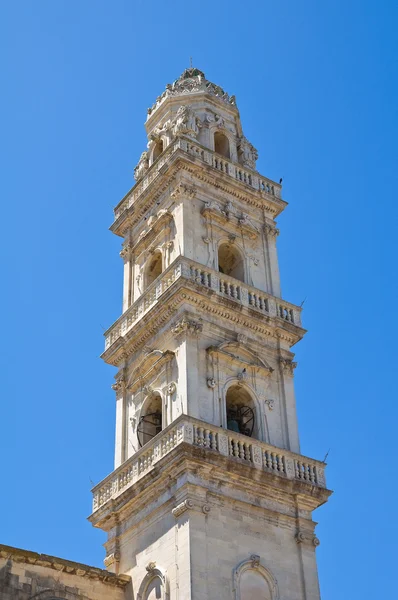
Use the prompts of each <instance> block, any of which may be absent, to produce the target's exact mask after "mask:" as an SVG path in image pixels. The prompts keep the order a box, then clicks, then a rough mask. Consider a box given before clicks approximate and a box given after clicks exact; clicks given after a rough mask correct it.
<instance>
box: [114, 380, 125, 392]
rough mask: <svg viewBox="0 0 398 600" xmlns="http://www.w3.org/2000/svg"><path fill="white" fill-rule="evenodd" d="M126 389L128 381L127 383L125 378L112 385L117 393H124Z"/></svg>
mask: <svg viewBox="0 0 398 600" xmlns="http://www.w3.org/2000/svg"><path fill="white" fill-rule="evenodd" d="M125 387H126V381H125V379H124V377H120V378H119V379H117V380H116V381H115V383H114V384H113V385H112V389H113V390H114V391H115V392H122V391H123V390H124V389H125Z"/></svg>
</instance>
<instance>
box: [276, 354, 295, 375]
mask: <svg viewBox="0 0 398 600" xmlns="http://www.w3.org/2000/svg"><path fill="white" fill-rule="evenodd" d="M280 364H281V366H282V370H283V371H284V373H286V374H287V375H290V376H291V377H293V375H294V369H295V368H296V367H297V363H296V362H294V361H293V360H291V359H287V358H281V359H280Z"/></svg>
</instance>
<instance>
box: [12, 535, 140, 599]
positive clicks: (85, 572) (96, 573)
mask: <svg viewBox="0 0 398 600" xmlns="http://www.w3.org/2000/svg"><path fill="white" fill-rule="evenodd" d="M0 557H1V558H5V559H7V560H9V559H11V560H13V561H15V562H18V563H25V564H27V565H30V566H31V565H36V564H37V565H39V566H40V567H47V568H49V569H54V570H56V571H58V572H60V571H65V572H66V573H68V574H75V575H78V576H79V577H87V578H88V579H90V580H96V581H101V582H102V583H104V584H106V585H111V586H114V587H120V588H124V587H126V585H127V584H128V583H130V581H131V578H130V577H129V576H128V575H116V574H115V573H111V572H109V571H105V570H104V569H98V568H96V567H90V566H88V565H85V564H83V563H77V562H73V561H71V560H65V559H64V558H58V557H57V556H49V555H47V554H38V553H37V552H31V551H30V550H22V549H21V548H13V547H12V546H5V545H4V544H0Z"/></svg>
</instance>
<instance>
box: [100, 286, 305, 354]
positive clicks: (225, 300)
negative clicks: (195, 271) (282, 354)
mask: <svg viewBox="0 0 398 600" xmlns="http://www.w3.org/2000/svg"><path fill="white" fill-rule="evenodd" d="M154 283H155V282H154ZM238 283H239V282H238ZM259 293H260V294H261V293H262V294H264V296H265V295H266V294H265V293H263V292H259ZM275 300H276V301H279V302H281V303H283V301H281V300H279V299H276V298H275ZM139 301H141V302H145V294H143V296H141V297H140V298H139V299H138V301H137V302H139ZM182 305H191V306H193V307H199V308H200V310H201V311H202V312H203V316H204V317H205V316H206V313H207V312H208V313H209V314H210V315H217V316H218V317H220V318H221V319H223V320H224V321H226V322H228V321H230V323H231V324H233V327H235V326H236V325H237V324H241V325H242V326H243V327H246V328H247V329H248V330H251V331H253V333H254V334H257V335H258V334H261V335H264V336H270V337H275V338H278V339H279V340H280V339H282V340H285V341H286V343H287V344H288V345H289V346H290V347H291V346H293V345H294V344H296V343H297V342H298V341H300V340H301V339H302V338H303V336H304V335H305V333H306V330H305V329H304V328H303V327H301V326H299V325H296V324H294V323H290V322H288V321H286V320H285V319H282V318H281V317H280V316H278V315H277V314H275V315H270V314H266V313H264V312H263V311H261V310H260V309H256V308H254V307H252V306H245V305H243V304H242V303H240V302H239V301H238V300H236V299H233V298H230V297H225V296H223V295H221V294H220V293H218V292H217V291H216V290H214V289H211V288H208V287H205V286H203V285H201V284H198V283H196V282H195V281H192V280H190V279H186V278H185V277H184V276H181V277H179V278H178V279H176V280H175V281H174V282H173V283H172V284H171V285H170V287H168V288H167V289H166V290H165V291H164V292H163V293H162V294H161V295H160V296H159V298H158V299H156V300H155V301H154V303H153V305H152V306H151V307H150V308H149V309H148V310H147V311H146V312H145V313H144V314H143V315H142V316H141V317H140V318H138V319H137V321H136V322H135V323H134V325H133V326H132V327H130V328H127V326H126V331H125V333H122V332H121V333H120V334H119V335H118V337H117V338H116V339H115V340H114V341H112V343H110V344H109V346H108V347H107V348H106V349H105V351H104V352H103V353H102V354H101V358H102V359H103V360H104V361H105V362H106V363H108V364H111V365H114V366H119V364H120V363H121V361H123V360H124V359H125V358H126V357H127V356H129V355H131V354H133V353H134V352H135V351H136V350H138V348H139V347H140V346H143V345H145V343H146V341H147V339H149V337H150V336H151V335H152V334H153V333H154V332H156V331H158V328H159V327H162V326H164V325H165V324H166V323H167V322H170V326H171V322H172V320H173V317H174V316H175V311H176V309H178V308H179V307H180V306H182ZM289 306H293V305H289ZM133 307H134V305H133V306H132V307H130V308H133ZM296 308H297V307H296ZM129 310H130V309H128V310H127V311H126V312H125V313H124V314H123V315H122V316H121V317H120V318H119V319H118V320H117V321H116V322H115V323H114V324H113V325H112V326H111V327H110V328H109V329H108V330H107V331H106V332H105V336H109V335H111V334H112V330H114V328H115V327H116V328H118V327H120V328H122V326H123V325H122V324H123V321H125V320H128V319H129ZM136 310H137V309H136ZM120 331H121V329H120Z"/></svg>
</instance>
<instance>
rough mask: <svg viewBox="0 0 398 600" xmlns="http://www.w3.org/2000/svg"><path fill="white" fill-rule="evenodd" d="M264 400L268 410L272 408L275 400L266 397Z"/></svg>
mask: <svg viewBox="0 0 398 600" xmlns="http://www.w3.org/2000/svg"><path fill="white" fill-rule="evenodd" d="M264 402H265V404H266V405H267V406H268V408H269V410H274V406H275V400H273V399H272V398H266V399H265V400H264Z"/></svg>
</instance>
